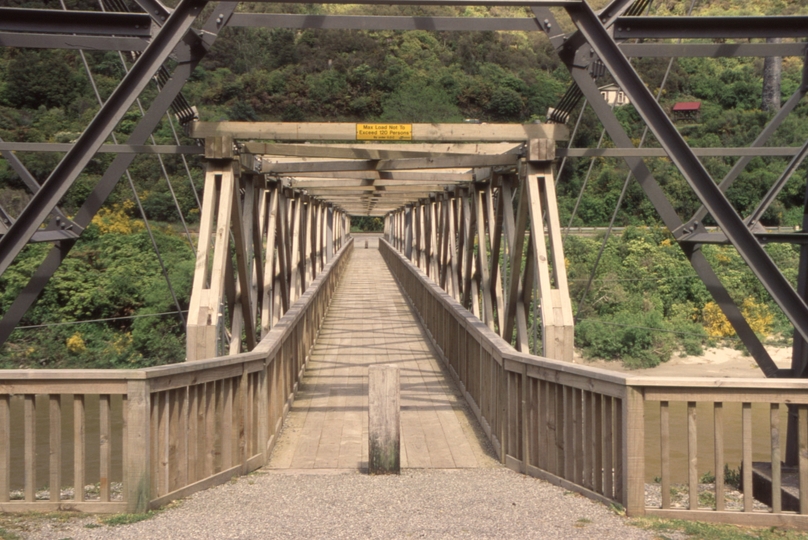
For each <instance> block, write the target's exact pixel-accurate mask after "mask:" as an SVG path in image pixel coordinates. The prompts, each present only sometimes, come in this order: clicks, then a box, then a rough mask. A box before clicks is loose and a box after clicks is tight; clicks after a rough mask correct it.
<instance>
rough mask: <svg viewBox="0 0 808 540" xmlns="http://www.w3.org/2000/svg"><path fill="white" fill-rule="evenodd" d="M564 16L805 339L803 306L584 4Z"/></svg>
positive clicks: (807, 320)
mask: <svg viewBox="0 0 808 540" xmlns="http://www.w3.org/2000/svg"><path fill="white" fill-rule="evenodd" d="M568 12H569V14H570V16H571V17H572V19H573V21H574V22H575V24H576V25H577V26H578V29H579V30H580V31H581V32H582V34H584V36H585V37H586V40H587V42H588V43H589V45H590V47H592V49H594V51H595V53H596V54H597V55H598V56H599V58H600V60H601V61H602V62H603V63H604V64H605V65H606V67H607V68H608V69H609V71H610V72H611V74H612V76H613V77H614V79H615V81H616V82H617V84H618V85H620V87H621V88H622V89H623V91H624V92H626V94H627V95H628V96H629V99H630V100H631V102H632V103H633V104H634V107H635V109H636V110H637V112H638V113H639V114H640V116H641V117H642V118H643V120H644V121H645V123H646V125H648V127H649V128H650V129H651V131H652V132H653V133H654V135H655V136H656V138H657V140H658V141H659V142H660V144H661V145H662V147H663V148H665V150H666V151H667V152H668V156H669V157H670V159H671V160H672V161H673V162H674V163H675V164H676V166H677V167H678V169H679V171H680V172H681V173H682V175H683V176H684V177H685V179H686V180H687V182H688V183H689V184H690V187H691V189H692V190H693V191H694V192H695V193H696V195H698V197H699V199H700V200H701V201H702V204H704V207H705V208H706V209H707V211H709V212H710V214H711V215H712V217H713V219H715V221H716V223H717V224H718V226H719V227H721V229H722V230H723V231H724V233H725V234H726V235H727V238H728V239H729V240H730V242H732V244H733V245H734V246H735V248H736V249H737V250H738V253H739V254H740V255H741V257H742V258H743V259H744V261H745V262H746V264H747V265H748V266H749V268H750V269H751V270H752V272H754V274H755V275H756V276H757V278H758V279H759V280H760V282H761V283H762V284H763V286H764V287H765V288H766V290H767V291H768V292H769V294H771V295H772V297H773V298H774V299H775V301H776V302H777V304H778V305H779V306H780V308H781V309H782V310H783V312H784V313H785V314H786V316H787V317H788V318H789V320H790V321H791V323H792V324H793V325H794V328H795V329H796V330H797V331H798V332H799V333H800V334H801V335H802V336H803V338H805V339H808V305H806V303H805V301H804V300H803V299H802V298H800V297H799V295H798V294H797V292H796V291H795V290H794V288H793V287H792V286H791V284H790V283H789V282H788V280H787V279H786V278H785V277H784V276H783V274H782V272H780V270H779V268H778V267H777V265H776V264H774V261H772V259H771V258H770V257H769V255H768V254H767V253H766V251H765V250H764V249H763V247H762V246H761V245H760V243H759V242H758V241H757V240H756V239H755V237H754V235H753V234H752V233H751V232H750V231H749V229H748V228H747V227H746V224H745V223H744V222H743V220H742V219H741V217H740V216H739V215H738V213H737V212H736V211H735V209H734V208H732V205H730V203H729V201H728V200H727V198H726V197H725V196H724V194H723V193H722V192H721V190H720V189H719V187H718V185H717V184H716V183H715V182H714V181H713V179H712V177H710V175H709V173H708V172H707V170H706V169H705V168H704V165H702V163H701V162H700V161H699V160H698V158H697V157H696V156H695V155H694V154H693V152H692V150H691V149H690V147H689V146H688V145H687V143H686V142H685V140H684V139H683V138H682V136H681V135H680V134H679V132H678V131H677V130H676V127H675V126H674V125H673V123H672V122H671V121H670V119H669V118H668V116H667V114H665V112H664V111H663V110H662V108H661V107H660V106H659V103H657V101H656V100H655V99H654V97H653V95H651V92H650V91H649V90H648V88H646V86H645V84H644V83H643V82H642V80H641V79H640V77H639V76H638V75H637V73H636V71H635V70H634V68H633V67H632V66H631V65H630V64H629V62H628V60H627V59H626V57H625V56H623V54H622V53H621V52H620V50H619V49H618V48H617V45H616V44H615V42H614V40H613V39H612V38H611V36H609V34H608V33H607V32H606V29H605V28H604V27H603V24H602V23H601V22H600V20H599V19H598V18H597V16H596V15H595V14H594V12H592V11H591V9H590V8H589V6H588V5H586V4H581V5H580V6H578V7H576V8H575V9H571V8H568ZM697 227H698V226H697ZM673 233H674V235H677V233H679V234H680V231H677V230H673Z"/></svg>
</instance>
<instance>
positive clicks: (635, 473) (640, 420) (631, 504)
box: [622, 386, 645, 517]
mask: <svg viewBox="0 0 808 540" xmlns="http://www.w3.org/2000/svg"><path fill="white" fill-rule="evenodd" d="M644 399H645V398H644V396H643V390H642V389H637V388H633V387H631V386H627V387H626V396H625V398H624V399H623V411H622V417H623V420H622V424H623V433H622V438H623V440H622V444H623V453H622V454H623V455H622V462H623V478H622V484H623V497H624V499H623V505H624V506H625V507H626V513H627V514H628V515H629V516H631V517H635V516H642V515H644V514H645V408H644Z"/></svg>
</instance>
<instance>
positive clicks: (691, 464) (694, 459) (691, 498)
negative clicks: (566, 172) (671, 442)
mask: <svg viewBox="0 0 808 540" xmlns="http://www.w3.org/2000/svg"><path fill="white" fill-rule="evenodd" d="M696 428H697V425H696V402H695V401H688V402H687V487H688V503H687V504H688V506H687V507H688V508H689V509H690V510H697V509H698V508H699V471H698V431H697V429H696Z"/></svg>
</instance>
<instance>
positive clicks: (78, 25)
mask: <svg viewBox="0 0 808 540" xmlns="http://www.w3.org/2000/svg"><path fill="white" fill-rule="evenodd" d="M0 30H2V31H5V32H34V33H42V34H88V35H96V36H142V37H149V36H151V19H150V18H149V16H148V15H144V14H142V13H105V12H103V11H61V10H51V9H23V8H0Z"/></svg>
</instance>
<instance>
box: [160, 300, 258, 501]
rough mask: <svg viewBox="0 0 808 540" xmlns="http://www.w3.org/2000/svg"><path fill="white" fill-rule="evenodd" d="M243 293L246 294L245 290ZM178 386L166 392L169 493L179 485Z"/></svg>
mask: <svg viewBox="0 0 808 540" xmlns="http://www.w3.org/2000/svg"><path fill="white" fill-rule="evenodd" d="M245 294H247V293H246V292H245ZM179 392H180V389H179V388H175V389H173V390H169V391H168V392H166V394H167V397H168V413H167V415H168V449H167V456H168V471H167V473H168V480H167V482H166V483H167V486H168V491H167V492H166V493H171V492H172V491H174V490H175V489H177V488H178V487H179V477H178V474H179V470H180V464H179V461H180V457H179V438H180V431H179V424H180V404H179Z"/></svg>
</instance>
